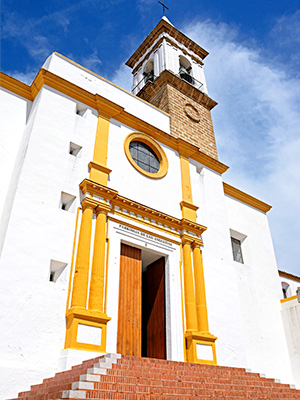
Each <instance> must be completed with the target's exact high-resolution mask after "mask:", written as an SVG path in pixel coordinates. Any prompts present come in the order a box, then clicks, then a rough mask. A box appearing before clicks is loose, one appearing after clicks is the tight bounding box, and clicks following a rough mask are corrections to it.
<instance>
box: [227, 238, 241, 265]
mask: <svg viewBox="0 0 300 400" xmlns="http://www.w3.org/2000/svg"><path fill="white" fill-rule="evenodd" d="M230 241H231V248H232V257H233V261H235V262H238V263H240V264H244V257H243V251H242V241H241V240H240V239H237V238H235V237H233V236H231V237H230ZM233 241H235V245H239V251H238V252H235V251H234V243H233ZM238 253H239V255H240V259H241V261H240V260H239V259H237V257H236V256H237V255H238Z"/></svg>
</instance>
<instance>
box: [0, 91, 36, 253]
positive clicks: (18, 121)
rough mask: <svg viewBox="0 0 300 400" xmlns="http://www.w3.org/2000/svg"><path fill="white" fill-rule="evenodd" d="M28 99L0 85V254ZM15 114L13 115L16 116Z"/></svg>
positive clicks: (29, 104) (26, 115) (27, 108)
mask: <svg viewBox="0 0 300 400" xmlns="http://www.w3.org/2000/svg"><path fill="white" fill-rule="evenodd" d="M30 107H31V102H30V101H29V100H26V99H24V98H22V97H20V96H18V95H16V94H14V93H12V92H9V91H7V90H5V89H3V88H1V89H0V125H1V131H0V178H1V196H0V254H1V250H2V245H3V241H4V236H5V232H6V227H7V223H8V220H9V215H10V209H11V205H12V202H13V193H11V190H10V187H11V185H12V179H13V171H14V167H15V164H16V162H17V158H18V154H19V153H20V151H22V150H23V149H20V147H23V146H22V144H23V141H22V139H23V136H24V129H25V126H26V121H27V117H28V114H29V111H30ZM16 116H17V118H16Z"/></svg>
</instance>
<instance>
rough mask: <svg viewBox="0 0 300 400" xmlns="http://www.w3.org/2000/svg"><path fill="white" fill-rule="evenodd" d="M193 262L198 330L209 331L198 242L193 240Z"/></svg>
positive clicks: (200, 252)
mask: <svg viewBox="0 0 300 400" xmlns="http://www.w3.org/2000/svg"><path fill="white" fill-rule="evenodd" d="M192 248H193V264H194V277H195V292H196V311H197V321H198V331H199V332H209V329H208V317H207V306H206V294H205V281H204V271H203V261H202V251H201V248H200V243H198V242H193V244H192Z"/></svg>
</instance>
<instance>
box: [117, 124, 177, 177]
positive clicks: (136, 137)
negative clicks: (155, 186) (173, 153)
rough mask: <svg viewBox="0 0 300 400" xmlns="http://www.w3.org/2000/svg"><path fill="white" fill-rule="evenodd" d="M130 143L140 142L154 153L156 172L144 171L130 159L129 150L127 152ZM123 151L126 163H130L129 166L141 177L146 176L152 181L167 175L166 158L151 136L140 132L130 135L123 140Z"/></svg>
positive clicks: (167, 164) (167, 165)
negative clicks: (156, 159)
mask: <svg viewBox="0 0 300 400" xmlns="http://www.w3.org/2000/svg"><path fill="white" fill-rule="evenodd" d="M131 142H141V143H144V144H146V145H147V146H149V147H150V149H151V150H152V151H153V152H154V153H155V155H156V157H157V158H158V161H159V170H158V171H157V172H148V171H145V170H144V169H143V168H141V167H140V166H139V165H138V164H137V163H136V162H135V161H134V159H133V158H132V156H131V154H130V150H129V145H130V143H131ZM124 151H125V154H126V157H127V159H128V161H129V162H130V164H131V165H132V166H133V167H134V168H135V169H136V170H137V171H138V172H140V173H141V174H142V175H144V176H147V177H148V178H152V179H160V178H163V177H164V176H165V175H166V174H167V172H168V168H169V163H168V159H167V156H166V154H165V152H164V150H163V149H162V147H161V146H160V145H159V144H158V143H157V142H156V141H155V140H154V139H153V138H152V137H151V136H148V135H146V134H144V133H141V132H133V133H130V134H129V135H128V136H127V137H126V138H125V141H124Z"/></svg>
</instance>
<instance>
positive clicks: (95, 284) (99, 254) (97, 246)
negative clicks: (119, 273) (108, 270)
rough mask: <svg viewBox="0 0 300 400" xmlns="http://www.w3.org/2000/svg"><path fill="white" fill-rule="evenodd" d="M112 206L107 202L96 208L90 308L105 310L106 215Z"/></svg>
mask: <svg viewBox="0 0 300 400" xmlns="http://www.w3.org/2000/svg"><path fill="white" fill-rule="evenodd" d="M109 210H110V207H109V206H108V205H106V204H103V205H99V206H98V207H97V208H96V215H97V217H96V229H95V240H94V254H93V263H92V273H91V282H90V294H89V310H96V311H100V312H103V294H104V272H105V245H106V215H107V212H108V211H109Z"/></svg>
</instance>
